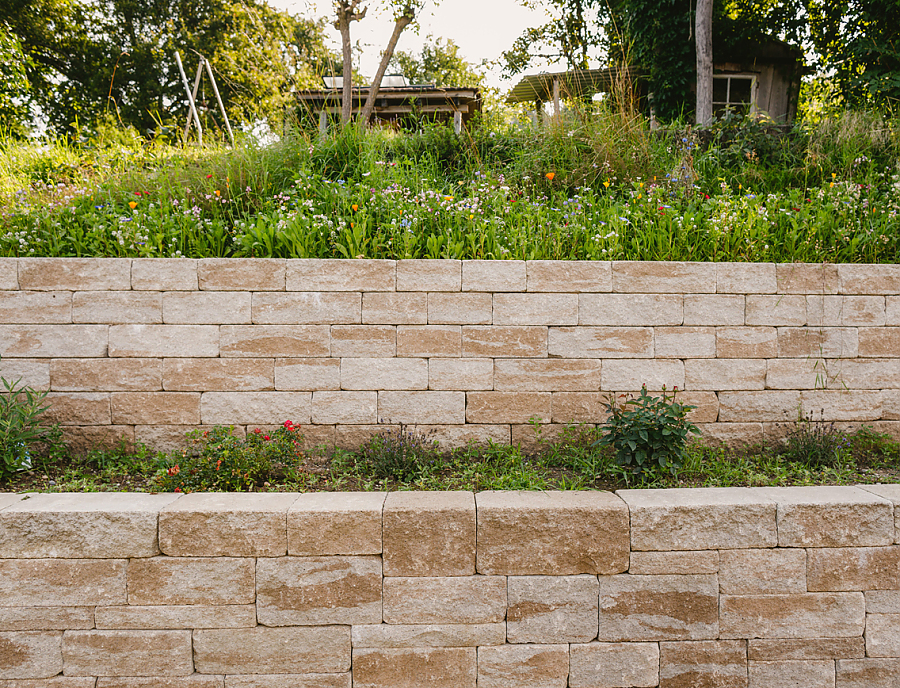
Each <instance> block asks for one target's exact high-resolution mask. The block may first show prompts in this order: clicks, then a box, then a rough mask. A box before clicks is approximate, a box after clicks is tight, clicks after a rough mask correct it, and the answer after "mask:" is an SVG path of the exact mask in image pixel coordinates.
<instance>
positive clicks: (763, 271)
mask: <svg viewBox="0 0 900 688" xmlns="http://www.w3.org/2000/svg"><path fill="white" fill-rule="evenodd" d="M777 289H778V280H777V277H776V271H775V264H774V263H716V291H717V292H718V293H720V294H774V293H775V292H776V291H777Z"/></svg>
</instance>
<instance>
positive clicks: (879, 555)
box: [0, 512, 900, 611]
mask: <svg viewBox="0 0 900 688" xmlns="http://www.w3.org/2000/svg"><path fill="white" fill-rule="evenodd" d="M0 515H2V512H0ZM808 559H809V574H808V575H809V590H810V592H813V591H815V592H853V591H856V590H896V589H897V588H898V587H900V585H898V582H900V547H897V546H893V547H852V546H848V547H842V548H836V549H832V548H828V547H816V548H814V549H809V550H808ZM869 611H871V610H869Z"/></svg>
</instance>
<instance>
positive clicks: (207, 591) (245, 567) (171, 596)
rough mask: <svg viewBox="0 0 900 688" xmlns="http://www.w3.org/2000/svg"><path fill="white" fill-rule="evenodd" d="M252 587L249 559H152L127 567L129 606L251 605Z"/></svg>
mask: <svg viewBox="0 0 900 688" xmlns="http://www.w3.org/2000/svg"><path fill="white" fill-rule="evenodd" d="M255 588H256V574H255V573H254V562H253V560H252V559H245V558H229V557H209V558H194V557H152V558H149V559H135V560H132V561H131V562H130V563H129V564H128V603H129V604H135V605H173V604H174V605H177V604H207V605H216V604H253V602H254V601H255V593H256V589H255Z"/></svg>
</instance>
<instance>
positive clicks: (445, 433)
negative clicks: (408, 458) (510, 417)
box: [411, 425, 510, 449]
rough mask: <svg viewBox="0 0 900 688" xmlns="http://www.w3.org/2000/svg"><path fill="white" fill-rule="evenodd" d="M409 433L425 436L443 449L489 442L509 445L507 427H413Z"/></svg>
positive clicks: (482, 444) (481, 444)
mask: <svg viewBox="0 0 900 688" xmlns="http://www.w3.org/2000/svg"><path fill="white" fill-rule="evenodd" d="M411 431H413V432H417V433H421V434H423V435H425V437H426V438H427V441H429V442H437V443H438V444H439V445H440V447H441V448H443V449H448V448H451V449H455V448H457V447H466V446H468V445H470V444H473V443H474V444H477V445H480V446H484V445H487V444H488V443H489V442H493V443H494V444H509V443H510V432H509V426H508V425H414V426H413V427H412V428H411Z"/></svg>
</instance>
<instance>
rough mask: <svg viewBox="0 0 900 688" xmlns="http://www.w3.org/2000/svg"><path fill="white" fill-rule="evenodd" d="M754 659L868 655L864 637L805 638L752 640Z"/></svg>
mask: <svg viewBox="0 0 900 688" xmlns="http://www.w3.org/2000/svg"><path fill="white" fill-rule="evenodd" d="M747 656H748V657H749V658H750V659H752V660H759V661H764V662H781V661H786V660H793V659H797V660H808V659H856V658H859V657H865V656H866V645H865V640H864V639H863V638H861V637H860V638H804V639H802V640H790V639H785V640H763V639H760V640H750V645H749V648H748V651H747Z"/></svg>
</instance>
